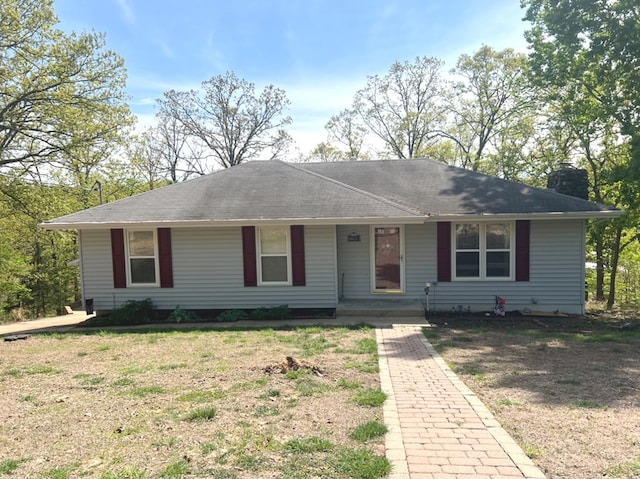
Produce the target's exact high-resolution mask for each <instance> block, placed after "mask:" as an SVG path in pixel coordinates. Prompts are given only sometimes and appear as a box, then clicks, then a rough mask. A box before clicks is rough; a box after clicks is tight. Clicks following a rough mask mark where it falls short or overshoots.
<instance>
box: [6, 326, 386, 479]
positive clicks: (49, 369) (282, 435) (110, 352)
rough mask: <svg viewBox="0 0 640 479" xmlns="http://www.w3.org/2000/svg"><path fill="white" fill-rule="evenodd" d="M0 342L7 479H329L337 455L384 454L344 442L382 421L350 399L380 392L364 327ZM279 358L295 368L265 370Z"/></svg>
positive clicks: (370, 336)
mask: <svg viewBox="0 0 640 479" xmlns="http://www.w3.org/2000/svg"><path fill="white" fill-rule="evenodd" d="M0 347H1V353H0V468H1V467H4V470H5V471H13V475H14V476H15V477H57V478H58V477H60V478H67V477H68V478H76V477H83V478H84V477H87V478H100V479H102V478H107V477H108V478H116V477H117V478H120V477H122V478H125V477H126V478H130V477H131V478H134V477H135V478H141V477H144V478H147V479H148V478H156V477H176V478H177V477H189V478H198V477H209V478H210V477H218V478H226V479H231V478H236V477H237V478H240V477H242V478H276V477H283V478H284V477H300V478H304V477H329V478H336V479H338V478H345V477H349V476H348V475H345V474H344V473H340V472H338V470H337V469H336V468H335V467H333V465H334V464H335V462H336V461H337V460H338V459H340V458H344V457H350V456H349V454H348V453H349V451H360V452H358V454H360V456H361V457H364V458H365V459H367V458H369V457H370V456H367V454H369V453H371V454H372V455H373V456H375V457H378V456H380V455H383V454H384V444H383V437H378V438H376V439H373V440H370V441H367V442H366V443H363V442H360V441H356V440H354V439H352V437H351V435H352V433H353V431H354V430H355V429H356V428H357V427H358V426H361V425H362V424H365V423H368V422H372V421H380V422H381V421H382V417H381V416H382V411H381V408H379V407H366V406H360V405H358V404H357V403H356V402H355V401H354V396H355V395H356V394H357V392H358V391H363V390H367V389H379V374H378V368H377V353H376V350H375V332H374V330H373V329H371V328H360V329H356V330H352V329H347V328H305V329H300V330H296V331H277V330H275V331H274V330H271V329H263V330H258V331H215V330H212V331H171V332H146V333H143V332H139V333H116V332H114V333H94V334H57V335H51V336H46V335H33V336H31V337H29V338H28V339H27V340H23V341H14V342H2V343H0ZM287 356H290V357H291V358H296V359H292V360H293V361H295V364H296V365H299V366H301V367H298V368H296V369H295V370H294V369H293V368H291V369H290V370H288V372H286V374H284V373H282V371H281V373H279V374H266V373H265V371H264V370H263V368H264V367H265V365H269V364H274V363H276V364H277V362H278V361H282V360H284V359H285V358H286V357H287ZM285 363H287V361H286V360H285ZM306 366H312V367H309V368H308V367H306ZM314 368H315V369H314ZM314 372H316V373H315V374H314ZM313 438H315V439H313ZM305 441H306V442H305ZM363 450H365V451H366V452H367V454H365V453H361V451H363ZM360 456H359V457H360ZM373 456H371V457H373ZM0 470H1V469H0ZM54 473H56V474H57V475H54ZM58 473H59V474H58ZM127 474H128V475H127ZM136 474H137V475H136ZM0 475H2V472H0ZM12 477H13V476H12Z"/></svg>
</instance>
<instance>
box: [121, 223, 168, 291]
mask: <svg viewBox="0 0 640 479" xmlns="http://www.w3.org/2000/svg"><path fill="white" fill-rule="evenodd" d="M143 232H144V233H147V232H151V233H153V256H133V255H132V254H131V252H130V251H129V248H130V246H129V234H130V233H143ZM125 251H126V255H127V287H132V288H144V287H154V286H156V287H157V286H160V258H159V255H158V234H157V231H156V230H155V229H146V228H141V229H138V228H136V229H130V230H125ZM132 259H153V266H154V268H155V277H156V280H155V282H154V283H134V282H133V280H132V278H131V260H132Z"/></svg>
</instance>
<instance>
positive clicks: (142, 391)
mask: <svg viewBox="0 0 640 479" xmlns="http://www.w3.org/2000/svg"><path fill="white" fill-rule="evenodd" d="M165 392H166V391H165V389H164V388H163V387H162V386H139V387H136V388H133V389H132V390H131V391H130V394H131V395H132V396H136V397H145V396H149V395H151V394H163V393H165Z"/></svg>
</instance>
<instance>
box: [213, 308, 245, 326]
mask: <svg viewBox="0 0 640 479" xmlns="http://www.w3.org/2000/svg"><path fill="white" fill-rule="evenodd" d="M242 319H249V315H248V314H247V313H245V312H244V311H242V310H241V309H227V310H226V311H223V312H222V313H220V314H219V315H218V316H216V321H219V322H221V323H224V322H234V321H240V320H242Z"/></svg>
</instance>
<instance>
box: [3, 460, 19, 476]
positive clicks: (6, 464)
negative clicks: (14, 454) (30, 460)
mask: <svg viewBox="0 0 640 479" xmlns="http://www.w3.org/2000/svg"><path fill="white" fill-rule="evenodd" d="M23 462H24V459H4V460H2V461H0V475H3V474H13V473H14V472H15V471H16V470H17V469H18V467H19V466H20V464H21V463H23Z"/></svg>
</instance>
